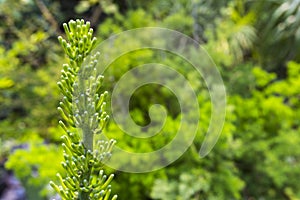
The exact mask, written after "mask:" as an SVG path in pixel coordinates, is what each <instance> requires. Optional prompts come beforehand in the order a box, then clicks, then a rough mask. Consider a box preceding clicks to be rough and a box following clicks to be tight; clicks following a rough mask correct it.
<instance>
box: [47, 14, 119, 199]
mask: <svg viewBox="0 0 300 200" xmlns="http://www.w3.org/2000/svg"><path fill="white" fill-rule="evenodd" d="M63 27H64V29H65V32H66V36H67V40H65V39H63V38H62V37H61V36H60V37H59V38H58V39H59V42H60V44H61V45H62V47H63V49H64V51H65V53H66V54H67V56H68V57H69V64H64V65H63V70H62V71H61V79H60V81H59V82H58V83H57V84H58V86H59V88H60V91H61V93H62V94H63V99H62V101H61V102H60V103H59V107H58V111H59V112H60V114H61V117H62V120H60V121H59V124H60V126H61V127H62V128H63V129H64V131H65V132H66V135H64V136H63V137H62V140H63V143H62V147H63V151H64V161H63V162H62V166H63V168H64V169H65V174H66V175H65V176H62V175H60V174H57V177H58V179H59V182H60V185H56V184H55V183H54V182H50V185H51V186H52V187H53V188H54V189H55V191H56V192H57V193H58V194H59V195H60V196H61V198H62V199H64V200H76V199H78V200H108V199H113V200H115V199H116V198H117V196H116V195H114V196H113V197H112V198H110V194H111V189H110V188H111V186H110V182H111V181H112V179H113V177H114V175H113V174H111V175H109V176H107V175H105V174H104V171H103V165H104V163H105V162H106V161H107V159H109V158H110V157H111V151H112V148H113V145H114V144H115V140H110V141H98V142H97V145H95V150H94V141H93V135H94V134H96V133H101V131H102V130H103V128H104V127H105V125H106V123H107V121H108V120H109V116H108V115H107V113H106V112H105V106H106V103H105V99H106V96H107V92H106V91H105V92H102V91H101V85H102V81H103V78H104V77H103V76H102V75H99V74H97V70H96V64H97V58H98V56H99V53H96V54H95V55H94V56H91V59H90V61H86V59H87V56H88V54H89V53H90V52H91V50H92V49H93V47H94V45H95V43H96V38H95V37H92V35H93V29H91V28H90V23H89V22H87V23H84V21H83V20H76V21H74V20H71V21H70V22H69V23H68V25H67V24H64V25H63ZM86 63H87V64H86Z"/></svg>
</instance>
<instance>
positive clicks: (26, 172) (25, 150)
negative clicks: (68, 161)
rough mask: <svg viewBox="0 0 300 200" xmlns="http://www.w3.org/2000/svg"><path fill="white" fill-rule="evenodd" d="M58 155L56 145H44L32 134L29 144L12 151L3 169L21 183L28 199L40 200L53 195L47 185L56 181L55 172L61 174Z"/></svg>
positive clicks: (59, 151)
mask: <svg viewBox="0 0 300 200" xmlns="http://www.w3.org/2000/svg"><path fill="white" fill-rule="evenodd" d="M60 154H61V149H60V148H57V147H56V145H53V144H47V145H46V144H44V143H43V142H42V139H41V138H36V134H32V137H31V142H30V143H29V144H27V145H20V146H19V148H18V149H16V150H14V152H13V153H11V155H10V157H9V159H8V161H7V162H6V163H5V167H6V168H7V169H9V170H12V171H13V172H14V174H15V176H16V177H17V178H18V179H19V180H20V181H21V183H22V185H23V186H24V188H25V190H26V197H27V198H28V199H36V200H42V199H46V197H48V198H50V196H52V195H53V190H50V189H49V188H48V185H49V184H48V183H49V181H50V180H51V179H56V173H57V172H63V171H62V167H61V166H60V162H61V160H62V155H60ZM49 166H52V167H49Z"/></svg>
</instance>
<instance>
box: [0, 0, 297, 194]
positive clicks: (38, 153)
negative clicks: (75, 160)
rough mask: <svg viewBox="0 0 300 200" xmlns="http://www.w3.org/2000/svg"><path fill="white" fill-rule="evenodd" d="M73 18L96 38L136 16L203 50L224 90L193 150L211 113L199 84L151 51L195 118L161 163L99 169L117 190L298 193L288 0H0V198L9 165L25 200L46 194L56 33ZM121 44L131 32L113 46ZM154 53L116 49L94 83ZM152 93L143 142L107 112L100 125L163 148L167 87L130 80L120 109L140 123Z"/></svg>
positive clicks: (54, 160) (169, 127)
mask: <svg viewBox="0 0 300 200" xmlns="http://www.w3.org/2000/svg"><path fill="white" fill-rule="evenodd" d="M76 18H83V19H85V20H89V21H90V22H91V24H92V26H93V28H94V30H95V35H96V36H97V37H98V40H99V41H103V40H104V39H106V38H108V37H109V36H110V35H112V34H114V33H119V32H121V31H124V30H128V29H133V28H139V27H146V26H159V27H166V28H170V29H174V30H177V31H180V32H182V33H184V34H186V35H188V36H190V37H192V38H193V39H195V40H197V41H199V42H200V43H201V44H202V46H203V48H205V49H206V51H207V52H208V53H209V55H210V56H211V57H212V59H213V60H214V61H215V63H216V65H217V66H218V69H219V71H220V73H221V74H222V77H223V80H224V83H225V86H226V90H227V108H226V112H227V115H226V121H225V124H224V129H223V132H222V134H221V136H220V139H219V140H218V143H217V144H216V146H215V147H214V149H213V151H212V152H210V153H209V154H208V156H207V157H205V158H203V159H200V158H199V155H198V150H199V147H200V146H201V144H202V141H203V138H204V136H205V133H206V130H207V127H208V124H209V120H210V116H211V115H210V114H211V110H210V106H211V103H210V97H209V94H208V92H207V89H206V86H205V83H204V81H203V80H201V79H200V78H199V77H198V76H197V75H196V74H195V71H193V70H191V68H190V66H189V65H187V64H186V63H183V62H182V60H180V59H176V58H172V57H168V58H166V59H164V60H162V63H164V64H166V65H169V66H174V67H175V68H176V69H177V70H179V71H180V72H181V73H182V74H183V75H184V76H185V77H187V79H188V80H189V81H190V82H191V83H192V85H193V88H194V89H195V91H196V92H197V95H198V96H197V97H198V102H199V106H200V108H201V115H200V116H201V121H200V123H201V126H199V130H198V133H197V136H196V138H195V141H194V144H193V145H192V146H191V147H190V148H189V149H188V151H187V152H186V153H185V154H184V155H182V156H181V157H180V158H179V159H178V160H177V161H176V162H174V163H173V164H171V165H170V166H167V167H166V168H164V169H161V170H158V171H154V172H151V173H145V174H130V173H125V172H119V171H115V170H113V169H109V168H107V169H106V170H107V171H109V172H113V173H115V175H116V178H115V179H114V181H113V184H112V188H113V193H114V194H115V193H116V194H118V196H119V199H120V200H128V199H133V200H150V199H161V200H223V199H226V200H227V199H245V200H246V199H247V200H269V199H270V200H271V199H272V200H277V199H278V200H281V199H287V200H299V199H300V184H299V180H300V1H299V0H293V1H284V0H268V1H267V0H257V1H252V0H248V1H247V0H176V1H174V0H163V1H162V0H152V1H143V0H135V1H133V0H132V1H131V0H122V1H121V0H119V1H117V0H115V1H114V0H84V1H77V0H76V1H75V0H68V1H63V0H54V1H50V0H0V148H1V151H0V163H1V168H0V199H1V195H3V194H4V193H5V191H6V192H7V190H8V189H9V187H10V184H8V183H7V177H8V176H9V173H10V172H13V174H14V175H15V176H16V177H17V179H18V180H19V181H20V183H21V185H22V187H23V188H25V192H26V196H27V199H29V200H39V199H41V200H42V199H50V198H51V197H53V196H54V195H55V194H53V191H52V190H51V188H50V187H49V181H50V179H54V180H55V174H56V173H57V172H58V171H61V170H62V169H61V167H60V162H61V161H62V149H61V147H60V143H61V139H60V137H61V135H62V134H63V131H62V130H61V129H60V128H59V127H58V119H59V118H60V117H59V114H58V112H57V110H56V107H57V106H58V102H59V100H60V98H61V96H60V94H59V91H58V87H57V86H56V82H57V80H58V79H59V76H60V70H61V67H62V64H63V63H64V62H66V58H65V56H64V55H63V52H62V49H61V48H60V46H59V44H58V42H57V36H58V35H60V34H63V33H62V32H63V31H62V23H63V22H67V21H68V20H69V19H76ZM132 44H134V38H133V39H132V40H128V41H127V42H126V43H124V44H120V45H132ZM159 56H160V55H156V54H153V52H151V51H147V50H141V51H136V52H133V53H131V54H129V55H128V56H125V57H121V58H120V59H118V60H117V61H116V62H114V63H113V64H112V66H111V67H110V68H109V70H107V72H106V74H105V78H106V81H105V86H104V87H105V89H106V90H108V91H109V92H111V90H112V88H113V87H114V85H115V84H116V83H117V81H118V80H119V78H120V77H121V76H122V75H123V74H124V73H125V72H126V71H128V70H129V69H131V68H133V67H135V66H138V65H140V64H144V63H149V62H151V61H152V60H153V59H155V58H156V60H157V59H160V60H161V58H160V57H159ZM195 56H197V53H195ZM153 103H160V104H162V105H164V106H165V107H166V108H167V111H168V117H167V120H166V123H165V125H164V128H163V130H162V133H164V135H163V137H162V136H161V137H159V136H158V137H153V138H151V139H150V141H147V142H145V141H144V140H139V139H135V138H132V137H129V136H127V135H126V134H124V133H123V132H122V131H121V130H120V129H119V128H118V127H117V125H116V124H115V123H114V122H113V120H111V122H110V123H109V125H108V127H107V130H106V131H105V132H106V135H108V136H109V137H111V138H114V139H116V140H117V142H118V143H117V145H119V146H120V147H122V148H124V149H127V150H129V151H132V152H151V151H154V150H156V149H158V148H160V147H162V146H164V144H165V143H167V142H169V141H171V140H172V138H173V137H174V134H175V133H176V128H177V127H178V123H179V122H180V113H179V112H178V111H179V109H178V102H177V101H176V99H175V96H174V95H173V94H172V93H171V92H170V91H168V90H166V88H164V87H157V86H154V87H151V86H144V87H142V88H140V89H139V90H137V91H136V92H135V93H134V96H133V98H132V100H131V102H130V111H131V116H132V118H133V119H134V120H135V121H136V123H137V124H141V125H145V124H148V123H149V120H150V119H149V115H148V108H149V106H151V105H152V104H153ZM186 103H188V102H186ZM191 117H192V113H191ZM131 131H132V132H133V133H137V134H138V133H139V132H143V131H144V130H142V128H138V127H132V130H131ZM187 131H188V129H187ZM122 159H123V160H120V162H122V163H124V164H126V163H127V162H130V160H127V159H129V158H122ZM7 170H9V172H7ZM8 200H10V199H8ZM11 200H13V199H11Z"/></svg>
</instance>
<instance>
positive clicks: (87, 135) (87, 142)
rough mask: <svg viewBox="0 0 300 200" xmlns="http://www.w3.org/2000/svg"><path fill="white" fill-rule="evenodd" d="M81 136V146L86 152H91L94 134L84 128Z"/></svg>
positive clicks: (87, 128)
mask: <svg viewBox="0 0 300 200" xmlns="http://www.w3.org/2000/svg"><path fill="white" fill-rule="evenodd" d="M82 132H83V135H82V138H83V145H84V147H85V148H86V150H90V151H93V146H94V133H93V132H92V131H91V130H90V128H89V127H88V126H86V127H84V128H83V129H82Z"/></svg>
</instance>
